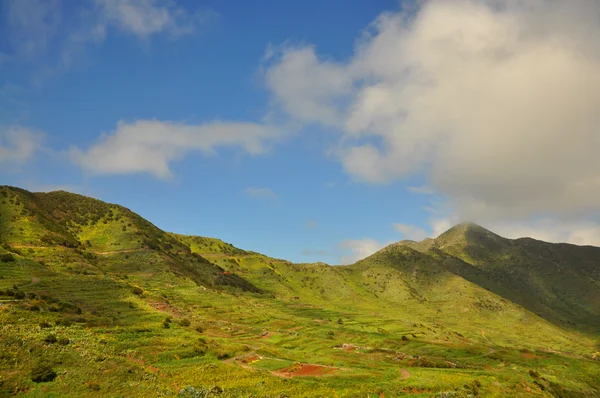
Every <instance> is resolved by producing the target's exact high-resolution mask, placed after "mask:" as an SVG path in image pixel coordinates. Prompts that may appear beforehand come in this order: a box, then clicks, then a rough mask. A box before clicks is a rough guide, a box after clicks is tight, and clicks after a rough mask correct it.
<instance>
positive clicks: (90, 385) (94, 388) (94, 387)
mask: <svg viewBox="0 0 600 398" xmlns="http://www.w3.org/2000/svg"><path fill="white" fill-rule="evenodd" d="M85 385H86V386H87V388H89V389H90V390H92V391H100V384H98V383H92V382H87V383H85Z"/></svg>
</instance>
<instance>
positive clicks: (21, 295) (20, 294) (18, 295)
mask: <svg viewBox="0 0 600 398" xmlns="http://www.w3.org/2000/svg"><path fill="white" fill-rule="evenodd" d="M15 298H16V299H19V300H22V299H24V298H25V293H23V292H22V291H20V290H17V291H15Z"/></svg>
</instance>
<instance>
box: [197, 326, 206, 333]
mask: <svg viewBox="0 0 600 398" xmlns="http://www.w3.org/2000/svg"><path fill="white" fill-rule="evenodd" d="M196 332H198V333H204V329H203V328H202V326H196Z"/></svg>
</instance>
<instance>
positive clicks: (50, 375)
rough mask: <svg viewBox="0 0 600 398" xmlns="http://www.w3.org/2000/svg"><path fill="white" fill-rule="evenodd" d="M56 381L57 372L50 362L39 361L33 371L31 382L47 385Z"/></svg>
mask: <svg viewBox="0 0 600 398" xmlns="http://www.w3.org/2000/svg"><path fill="white" fill-rule="evenodd" d="M54 379H56V372H55V371H54V370H53V369H52V365H50V364H49V363H48V362H45V361H39V362H38V363H36V364H35V365H34V366H33V368H32V369H31V380H32V381H34V382H36V383H45V382H48V381H52V380H54Z"/></svg>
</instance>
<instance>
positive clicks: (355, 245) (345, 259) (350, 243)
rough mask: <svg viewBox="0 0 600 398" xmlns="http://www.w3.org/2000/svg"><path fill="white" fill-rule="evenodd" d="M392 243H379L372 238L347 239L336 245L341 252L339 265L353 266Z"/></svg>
mask: <svg viewBox="0 0 600 398" xmlns="http://www.w3.org/2000/svg"><path fill="white" fill-rule="evenodd" d="M392 243H394V241H386V242H379V241H377V240H375V239H372V238H363V239H349V240H345V241H342V242H340V243H339V244H338V249H339V250H341V251H342V253H343V254H342V255H341V256H340V257H339V262H340V264H353V263H355V262H357V261H358V260H362V259H364V258H365V257H368V256H370V255H371V254H374V253H375V252H377V251H379V250H381V249H383V248H384V247H386V246H388V245H391V244H392Z"/></svg>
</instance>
